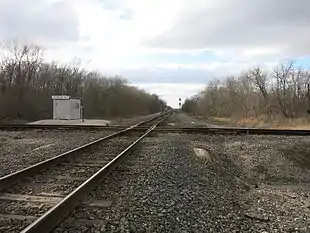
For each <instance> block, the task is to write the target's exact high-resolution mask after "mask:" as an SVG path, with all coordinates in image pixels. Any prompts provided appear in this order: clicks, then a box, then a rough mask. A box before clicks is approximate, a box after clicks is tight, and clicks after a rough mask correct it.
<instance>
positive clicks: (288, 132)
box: [0, 123, 310, 136]
mask: <svg viewBox="0 0 310 233" xmlns="http://www.w3.org/2000/svg"><path fill="white" fill-rule="evenodd" d="M128 128H131V130H132V131H137V132H142V131H145V130H146V129H147V127H145V126H141V125H140V123H139V124H137V125H135V126H134V127H133V126H97V125H83V126H82V125H6V126H3V125H2V126H0V130H10V129H11V130H19V129H21V130H23V129H57V130H120V131H123V130H126V129H128ZM154 131H155V132H170V133H201V134H237V135H244V134H246V135H284V136H310V130H299V129H298V130H295V129H267V128H265V129H264V128H237V127H235V128H232V127H230V128H228V127H225V128H208V127H186V128H184V127H173V126H171V127H157V128H156V129H155V130H154Z"/></svg>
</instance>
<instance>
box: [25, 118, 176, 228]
mask: <svg viewBox="0 0 310 233" xmlns="http://www.w3.org/2000/svg"><path fill="white" fill-rule="evenodd" d="M169 115H170V114H169V113H168V114H166V115H164V116H163V118H162V119H161V120H160V121H158V122H157V123H156V124H154V125H153V126H151V127H150V128H149V129H148V130H147V131H146V132H145V133H144V134H143V135H142V136H141V137H139V138H138V139H137V140H136V141H134V142H133V143H132V144H131V145H130V146H128V147H127V148H126V149H125V150H124V151H122V152H121V153H120V154H118V155H117V156H116V157H115V158H114V159H113V160H111V161H110V162H109V163H108V164H107V165H105V166H104V167H103V168H101V169H100V170H99V171H98V172H96V173H95V174H94V175H93V176H91V177H90V178H89V179H88V180H86V181H85V182H84V183H83V184H81V185H80V186H79V187H78V188H76V189H75V190H74V191H73V192H71V193H70V194H69V195H67V196H66V197H65V198H64V199H63V200H62V201H61V202H59V203H58V204H57V205H55V206H54V207H52V208H51V209H50V210H48V211H47V212H46V213H45V214H43V215H42V216H41V217H39V218H38V219H37V220H36V221H34V222H33V223H32V224H30V225H29V226H28V227H26V228H25V229H24V230H23V231H21V233H42V232H46V233H47V232H50V231H52V230H53V229H54V228H55V226H57V224H59V222H60V221H62V220H63V218H64V217H66V216H67V215H68V214H69V213H70V212H71V211H72V210H73V209H74V208H75V207H76V206H77V205H78V204H79V203H80V202H81V201H82V199H83V198H84V197H86V195H87V194H88V193H89V192H90V191H92V190H93V189H94V187H96V186H97V185H98V184H99V183H100V182H101V181H102V180H103V179H104V177H105V176H106V175H108V174H109V173H110V172H111V171H112V170H113V169H114V168H115V167H116V166H117V165H118V164H119V162H120V161H121V159H122V158H124V156H125V155H126V154H128V152H129V151H131V150H132V149H133V148H134V147H135V146H136V145H137V144H138V143H139V142H140V141H141V140H142V139H143V138H145V137H147V136H148V135H149V134H150V133H151V132H152V131H153V130H154V129H155V128H156V127H157V126H158V125H159V124H161V123H162V122H163V121H164V120H165V119H166V118H167V117H169Z"/></svg>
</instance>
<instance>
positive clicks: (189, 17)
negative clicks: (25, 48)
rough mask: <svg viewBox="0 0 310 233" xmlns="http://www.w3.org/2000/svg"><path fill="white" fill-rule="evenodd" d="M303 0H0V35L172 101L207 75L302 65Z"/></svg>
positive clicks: (308, 17) (307, 44) (308, 45)
mask: <svg viewBox="0 0 310 233" xmlns="http://www.w3.org/2000/svg"><path fill="white" fill-rule="evenodd" d="M309 9H310V1H309V0H294V1H293V0H217V1H214V0H212V1H211V0H191V1H189V0H169V1H167V0H40V1H38V0H0V39H1V40H6V39H13V38H19V39H20V40H23V41H27V42H29V43H35V44H38V45H40V46H42V47H44V49H45V56H46V59H47V60H55V59H56V60H59V61H61V62H70V61H72V59H73V58H77V57H78V58H80V59H81V60H82V65H83V66H84V67H86V68H88V69H97V70H100V71H101V72H103V73H105V74H109V75H113V74H119V75H122V76H124V77H126V78H128V80H129V82H130V83H131V84H133V85H137V86H139V87H141V88H144V89H146V90H147V91H150V92H155V93H157V94H159V95H160V96H161V97H163V98H164V99H165V100H166V101H168V104H170V105H172V106H176V104H177V99H178V98H179V97H182V98H185V97H189V96H191V95H193V94H195V93H196V92H197V91H199V90H200V89H201V88H202V87H203V86H204V85H205V84H206V83H207V82H208V80H210V79H212V78H214V77H223V76H225V75H229V74H234V73H236V72H239V71H241V70H244V69H246V68H247V67H251V66H253V65H257V64H260V65H263V66H267V67H272V66H274V65H275V64H276V63H277V62H279V61H281V60H283V59H294V60H296V61H297V63H298V64H300V65H302V66H304V67H306V68H310V59H309V57H310V27H309V26H310V13H309Z"/></svg>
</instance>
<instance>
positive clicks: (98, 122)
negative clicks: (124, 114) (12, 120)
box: [29, 119, 111, 126]
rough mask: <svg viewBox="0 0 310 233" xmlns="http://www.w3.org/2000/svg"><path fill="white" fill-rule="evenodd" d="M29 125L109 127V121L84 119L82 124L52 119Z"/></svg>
mask: <svg viewBox="0 0 310 233" xmlns="http://www.w3.org/2000/svg"><path fill="white" fill-rule="evenodd" d="M29 124H36V125H102V126H106V125H110V124H111V121H108V120H99V119H84V122H81V120H53V119H46V120H39V121H34V122H31V123H29Z"/></svg>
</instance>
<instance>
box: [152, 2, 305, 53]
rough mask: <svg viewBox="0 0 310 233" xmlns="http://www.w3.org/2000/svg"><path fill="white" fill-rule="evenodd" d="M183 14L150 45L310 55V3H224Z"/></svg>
mask: <svg viewBox="0 0 310 233" xmlns="http://www.w3.org/2000/svg"><path fill="white" fill-rule="evenodd" d="M218 4H220V5H218V6H216V7H208V4H207V1H206V7H205V8H202V9H199V10H198V11H196V12H192V13H189V14H183V15H181V17H180V18H179V20H178V22H177V23H176V25H175V26H174V27H173V28H172V29H171V30H170V31H168V32H165V33H164V34H162V35H160V36H158V37H155V38H153V39H152V40H150V41H148V42H147V44H148V45H149V46H151V47H160V48H183V49H199V48H220V49H223V48H250V47H254V46H271V47H272V46H283V47H284V48H285V50H286V51H285V52H286V53H288V54H293V55H294V54H307V53H310V27H309V26H310V13H309V9H310V1H309V0H295V1H290V0H251V1H249V0H235V1H231V0H221V1H219V3H218Z"/></svg>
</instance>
